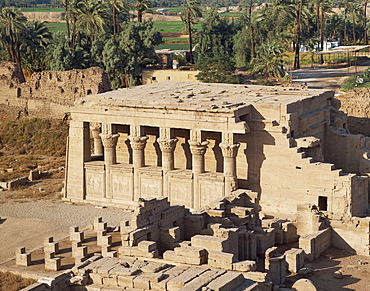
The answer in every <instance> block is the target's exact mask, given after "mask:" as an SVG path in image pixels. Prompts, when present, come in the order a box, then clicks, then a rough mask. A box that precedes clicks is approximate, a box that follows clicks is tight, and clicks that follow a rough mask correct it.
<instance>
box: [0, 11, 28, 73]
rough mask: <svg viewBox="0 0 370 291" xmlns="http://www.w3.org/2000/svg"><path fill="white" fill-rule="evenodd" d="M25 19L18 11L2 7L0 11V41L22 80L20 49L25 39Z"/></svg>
mask: <svg viewBox="0 0 370 291" xmlns="http://www.w3.org/2000/svg"><path fill="white" fill-rule="evenodd" d="M26 20H27V19H26V17H25V16H24V15H23V14H22V13H21V12H20V10H19V9H15V8H14V7H4V8H2V9H1V11H0V41H1V44H2V45H3V47H4V48H6V50H7V53H8V56H9V59H10V60H11V61H12V62H14V63H16V64H17V65H18V67H19V69H20V72H21V75H22V77H23V79H24V76H23V72H22V64H21V54H20V47H21V45H22V42H23V40H24V37H25V31H26V29H25V23H26Z"/></svg>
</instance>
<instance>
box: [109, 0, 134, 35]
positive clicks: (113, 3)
mask: <svg viewBox="0 0 370 291" xmlns="http://www.w3.org/2000/svg"><path fill="white" fill-rule="evenodd" d="M108 4H109V6H110V7H111V9H112V23H113V34H114V35H116V33H117V32H118V30H119V25H118V23H117V13H119V12H121V11H123V12H125V13H130V8H131V5H130V4H128V3H126V2H123V1H122V0H109V1H108Z"/></svg>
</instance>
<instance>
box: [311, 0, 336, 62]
mask: <svg viewBox="0 0 370 291" xmlns="http://www.w3.org/2000/svg"><path fill="white" fill-rule="evenodd" d="M315 5H316V9H317V10H316V11H317V13H318V14H317V16H318V19H319V23H320V24H319V26H318V27H320V30H319V35H320V49H321V50H324V31H325V16H326V14H327V13H329V12H331V8H332V6H333V2H332V0H316V1H315ZM320 63H321V64H323V63H324V57H323V55H320Z"/></svg>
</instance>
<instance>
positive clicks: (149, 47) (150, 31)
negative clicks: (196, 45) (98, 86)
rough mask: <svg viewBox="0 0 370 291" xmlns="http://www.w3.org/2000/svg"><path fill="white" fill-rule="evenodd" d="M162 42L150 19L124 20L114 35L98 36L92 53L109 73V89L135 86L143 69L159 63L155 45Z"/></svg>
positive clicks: (139, 81) (139, 80)
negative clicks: (110, 87)
mask: <svg viewBox="0 0 370 291" xmlns="http://www.w3.org/2000/svg"><path fill="white" fill-rule="evenodd" d="M161 42H162V36H161V34H160V33H159V32H158V31H157V29H156V28H155V27H154V26H153V22H152V21H143V22H126V23H123V24H122V25H121V28H120V32H119V33H117V34H116V35H115V36H113V37H99V38H97V39H96V40H95V41H94V44H93V49H92V53H93V54H94V59H95V61H97V62H98V63H100V64H102V66H103V68H104V70H106V71H107V72H108V75H109V78H110V81H111V85H112V88H114V89H116V88H119V87H121V86H122V85H124V86H135V85H138V84H140V83H141V74H142V71H143V68H145V66H146V65H148V64H153V63H156V62H158V58H157V56H156V54H155V50H154V46H155V45H158V44H160V43H161ZM103 43H104V48H103V49H102V50H101V51H100V47H101V46H102V44H103Z"/></svg>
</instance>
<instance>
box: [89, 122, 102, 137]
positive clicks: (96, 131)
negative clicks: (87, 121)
mask: <svg viewBox="0 0 370 291" xmlns="http://www.w3.org/2000/svg"><path fill="white" fill-rule="evenodd" d="M100 128H101V126H100V125H98V124H97V125H92V126H90V129H91V134H92V136H93V138H94V139H100Z"/></svg>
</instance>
